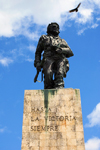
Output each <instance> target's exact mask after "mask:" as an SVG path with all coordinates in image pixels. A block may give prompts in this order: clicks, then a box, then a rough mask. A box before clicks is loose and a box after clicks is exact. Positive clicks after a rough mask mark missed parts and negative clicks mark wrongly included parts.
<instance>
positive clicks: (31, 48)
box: [28, 45, 36, 52]
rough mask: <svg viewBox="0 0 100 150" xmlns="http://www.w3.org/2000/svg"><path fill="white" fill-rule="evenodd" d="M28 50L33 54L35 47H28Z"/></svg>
mask: <svg viewBox="0 0 100 150" xmlns="http://www.w3.org/2000/svg"><path fill="white" fill-rule="evenodd" d="M28 49H29V50H30V51H31V52H35V50H36V47H35V46H34V45H30V46H29V47H28Z"/></svg>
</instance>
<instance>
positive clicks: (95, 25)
mask: <svg viewBox="0 0 100 150" xmlns="http://www.w3.org/2000/svg"><path fill="white" fill-rule="evenodd" d="M98 25H99V24H97V23H95V24H93V25H92V26H91V28H93V29H94V28H96V27H98Z"/></svg>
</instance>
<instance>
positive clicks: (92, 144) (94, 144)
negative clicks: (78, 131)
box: [85, 137, 100, 150]
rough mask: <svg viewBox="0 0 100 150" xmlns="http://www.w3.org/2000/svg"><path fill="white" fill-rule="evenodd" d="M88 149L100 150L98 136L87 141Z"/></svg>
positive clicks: (86, 146) (86, 147)
mask: <svg viewBox="0 0 100 150" xmlns="http://www.w3.org/2000/svg"><path fill="white" fill-rule="evenodd" d="M85 149H86V150H100V139H99V138H97V137H94V138H91V139H89V140H88V141H87V142H86V143H85Z"/></svg>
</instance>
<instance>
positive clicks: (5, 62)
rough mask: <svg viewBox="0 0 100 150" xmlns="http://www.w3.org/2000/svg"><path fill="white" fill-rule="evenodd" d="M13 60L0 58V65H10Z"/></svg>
mask: <svg viewBox="0 0 100 150" xmlns="http://www.w3.org/2000/svg"><path fill="white" fill-rule="evenodd" d="M12 62H13V60H12V59H11V58H7V57H2V58H1V57H0V64H2V65H3V66H8V65H9V64H10V63H12Z"/></svg>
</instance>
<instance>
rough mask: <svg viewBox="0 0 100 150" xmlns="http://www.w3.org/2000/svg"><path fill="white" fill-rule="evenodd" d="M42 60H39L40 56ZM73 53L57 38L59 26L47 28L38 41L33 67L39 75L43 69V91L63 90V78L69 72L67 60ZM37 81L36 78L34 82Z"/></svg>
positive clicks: (53, 24)
mask: <svg viewBox="0 0 100 150" xmlns="http://www.w3.org/2000/svg"><path fill="white" fill-rule="evenodd" d="M42 52H44V53H43V59H42V60H41V54H42ZM73 55H74V54H73V52H72V50H71V49H70V47H69V46H68V44H67V43H66V41H65V40H64V39H61V38H60V37H59V25H58V24H57V23H55V22H53V23H50V24H49V25H48V27H47V35H42V36H41V37H40V39H39V42H38V45H37V48H36V52H35V60H34V66H35V67H36V69H37V72H38V73H39V72H40V71H41V68H43V74H44V89H59V88H64V81H63V78H64V77H66V73H67V71H68V70H69V63H68V60H67V58H69V57H71V56H73ZM36 81H37V76H36V78H35V81H34V82H36Z"/></svg>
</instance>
